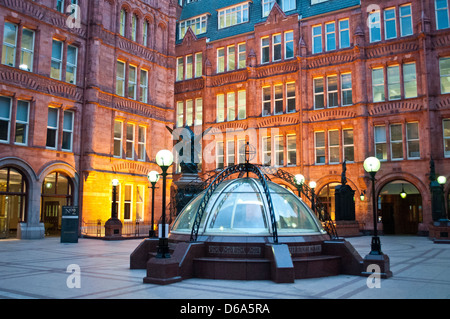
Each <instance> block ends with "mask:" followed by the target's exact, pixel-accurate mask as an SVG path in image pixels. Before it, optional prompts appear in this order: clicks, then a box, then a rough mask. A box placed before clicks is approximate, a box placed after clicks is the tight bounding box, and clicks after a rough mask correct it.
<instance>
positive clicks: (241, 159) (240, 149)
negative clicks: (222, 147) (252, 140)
mask: <svg viewBox="0 0 450 319" xmlns="http://www.w3.org/2000/svg"><path fill="white" fill-rule="evenodd" d="M243 163H245V139H238V140H237V164H243Z"/></svg>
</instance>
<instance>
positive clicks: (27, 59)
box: [19, 28, 69, 72]
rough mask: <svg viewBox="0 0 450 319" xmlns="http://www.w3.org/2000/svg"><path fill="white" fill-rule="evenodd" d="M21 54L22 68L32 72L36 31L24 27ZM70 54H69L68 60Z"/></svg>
mask: <svg viewBox="0 0 450 319" xmlns="http://www.w3.org/2000/svg"><path fill="white" fill-rule="evenodd" d="M21 51H22V52H21V55H20V66H19V67H20V69H21V70H25V71H29V72H32V71H33V57H34V32H33V31H31V30H30V29H26V28H24V29H23V31H22V48H21ZM68 59H69V56H67V60H68Z"/></svg>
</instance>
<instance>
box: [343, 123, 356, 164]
mask: <svg viewBox="0 0 450 319" xmlns="http://www.w3.org/2000/svg"><path fill="white" fill-rule="evenodd" d="M342 142H343V150H344V161H347V162H354V161H355V145H354V141H353V129H344V130H343V131H342Z"/></svg>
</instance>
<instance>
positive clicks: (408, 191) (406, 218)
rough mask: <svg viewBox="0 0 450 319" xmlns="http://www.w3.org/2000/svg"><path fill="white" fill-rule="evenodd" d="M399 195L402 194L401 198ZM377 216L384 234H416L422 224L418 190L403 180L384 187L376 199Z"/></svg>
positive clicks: (420, 199) (420, 201)
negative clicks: (379, 217) (380, 219)
mask: <svg viewBox="0 0 450 319" xmlns="http://www.w3.org/2000/svg"><path fill="white" fill-rule="evenodd" d="M401 193H404V195H403V197H402V196H401ZM378 210H379V215H380V216H381V218H382V222H383V232H384V233H385V234H414V235H416V234H417V233H418V226H419V223H422V222H423V212H422V196H421V195H420V192H419V190H418V189H417V188H416V187H415V186H414V185H413V184H411V183H409V182H407V181H404V180H395V181H392V182H389V183H388V184H386V185H384V186H383V188H382V189H381V191H380V194H379V197H378Z"/></svg>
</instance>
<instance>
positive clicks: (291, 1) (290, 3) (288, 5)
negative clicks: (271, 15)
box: [281, 0, 296, 12]
mask: <svg viewBox="0 0 450 319" xmlns="http://www.w3.org/2000/svg"><path fill="white" fill-rule="evenodd" d="M295 8H296V4H295V0H281V9H282V10H283V11H284V12H287V11H291V10H295Z"/></svg>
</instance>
